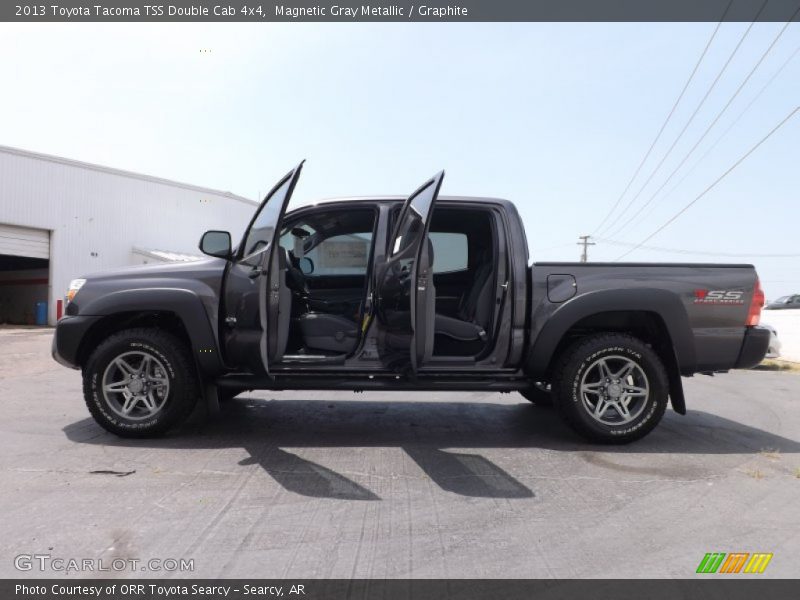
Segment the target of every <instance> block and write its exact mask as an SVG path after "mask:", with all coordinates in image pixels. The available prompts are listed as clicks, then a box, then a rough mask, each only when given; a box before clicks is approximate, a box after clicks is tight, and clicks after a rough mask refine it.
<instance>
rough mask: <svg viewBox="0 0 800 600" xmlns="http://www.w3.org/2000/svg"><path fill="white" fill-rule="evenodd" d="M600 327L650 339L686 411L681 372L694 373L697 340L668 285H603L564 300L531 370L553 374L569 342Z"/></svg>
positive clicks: (535, 350) (535, 374) (676, 403)
mask: <svg viewBox="0 0 800 600" xmlns="http://www.w3.org/2000/svg"><path fill="white" fill-rule="evenodd" d="M600 332H603V333H605V332H624V333H629V334H631V335H634V336H635V337H637V338H639V339H641V340H642V341H644V342H646V343H648V344H650V345H651V346H652V347H653V349H654V350H655V351H656V353H657V354H658V355H659V358H660V359H661V360H662V362H663V363H664V366H665V368H666V369H667V374H668V376H669V388H670V390H669V394H670V400H671V402H672V406H673V409H674V410H675V412H677V413H679V414H685V412H686V405H685V400H684V393H683V384H682V381H681V373H691V372H692V371H693V369H694V366H695V352H694V342H693V339H692V330H691V327H690V325H689V318H688V315H687V314H686V309H685V308H684V307H683V304H682V303H681V301H680V298H679V297H678V296H677V295H675V294H673V293H672V292H667V291H665V290H654V289H631V290H603V291H598V292H591V293H588V294H585V295H582V296H579V297H577V298H576V299H575V300H573V301H571V302H567V303H565V304H563V305H562V306H560V307H559V309H557V310H556V311H555V312H554V313H553V314H552V316H551V317H550V318H549V319H548V321H547V323H546V324H545V325H544V327H542V329H541V332H540V333H539V335H538V336H537V337H536V339H535V341H534V342H533V345H532V347H531V350H530V354H529V357H528V361H527V363H526V374H527V375H528V376H530V377H532V378H536V379H543V380H549V378H550V373H551V371H552V369H553V367H554V366H555V364H556V362H557V359H558V357H559V355H560V354H561V353H562V352H563V350H564V349H565V348H566V347H567V346H569V345H570V344H571V343H573V342H574V341H575V340H576V339H579V338H582V337H585V336H587V335H592V334H596V333H600Z"/></svg>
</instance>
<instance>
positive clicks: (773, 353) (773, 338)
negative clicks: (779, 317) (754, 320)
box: [761, 323, 781, 358]
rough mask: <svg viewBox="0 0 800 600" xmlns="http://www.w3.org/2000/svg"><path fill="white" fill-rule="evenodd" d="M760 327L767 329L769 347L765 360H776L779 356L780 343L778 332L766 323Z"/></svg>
mask: <svg viewBox="0 0 800 600" xmlns="http://www.w3.org/2000/svg"><path fill="white" fill-rule="evenodd" d="M761 326H762V327H764V328H765V329H769V347H768V348H767V355H766V357H765V358H778V357H779V356H780V355H781V341H780V340H779V339H778V330H777V329H775V328H774V327H773V326H772V325H767V324H766V323H762V324H761Z"/></svg>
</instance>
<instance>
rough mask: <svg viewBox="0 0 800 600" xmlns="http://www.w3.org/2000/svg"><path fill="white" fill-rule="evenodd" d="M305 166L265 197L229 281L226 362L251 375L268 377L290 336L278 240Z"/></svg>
mask: <svg viewBox="0 0 800 600" xmlns="http://www.w3.org/2000/svg"><path fill="white" fill-rule="evenodd" d="M302 168H303V163H302V162H301V163H300V164H299V165H297V166H296V167H295V168H294V169H292V170H291V171H289V172H288V173H287V174H286V175H284V177H283V178H281V180H280V181H279V182H278V183H277V184H276V185H275V187H273V188H272V189H271V190H270V192H269V193H268V194H267V195H266V197H265V198H264V201H263V202H262V203H261V206H260V207H259V208H258V210H257V211H256V213H255V215H254V216H253V218H252V220H251V221H250V224H249V225H248V227H247V229H246V230H245V233H244V237H243V238H242V242H241V243H240V244H239V247H238V249H237V251H236V254H235V256H234V258H233V260H232V261H231V263H230V265H229V266H228V271H227V274H226V277H225V291H224V298H225V301H224V306H223V311H224V312H223V313H222V314H223V317H224V323H223V326H224V328H225V333H224V339H225V350H226V360H227V362H228V363H229V364H230V365H231V366H236V367H240V368H243V369H245V370H247V371H251V372H253V373H267V374H268V373H269V364H270V362H275V361H277V360H280V358H281V356H282V355H283V351H284V349H285V346H286V339H285V338H286V335H282V334H285V333H286V332H288V326H289V319H290V314H289V311H290V309H291V295H290V292H289V290H288V288H287V287H286V285H285V277H286V266H285V262H284V257H283V256H281V254H280V252H278V243H277V239H278V235H279V233H280V231H279V230H280V225H281V222H282V221H283V215H284V213H285V212H286V206H287V205H288V204H289V200H290V199H291V197H292V192H293V191H294V188H295V185H296V184H297V179H298V178H299V176H300V171H301V170H302ZM281 342H283V347H281Z"/></svg>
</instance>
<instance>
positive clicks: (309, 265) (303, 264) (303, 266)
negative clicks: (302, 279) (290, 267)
mask: <svg viewBox="0 0 800 600" xmlns="http://www.w3.org/2000/svg"><path fill="white" fill-rule="evenodd" d="M297 266H298V267H300V272H301V273H302V274H303V275H311V274H312V273H313V272H314V261H313V260H311V259H310V258H308V257H307V256H304V257H303V258H301V259H300V260H299V261H298V262H297Z"/></svg>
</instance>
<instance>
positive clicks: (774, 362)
mask: <svg viewBox="0 0 800 600" xmlns="http://www.w3.org/2000/svg"><path fill="white" fill-rule="evenodd" d="M753 370H754V371H789V372H794V373H800V363H796V362H791V361H788V360H780V359H778V358H766V359H764V362H762V363H761V364H760V365H756V366H755V367H753Z"/></svg>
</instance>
